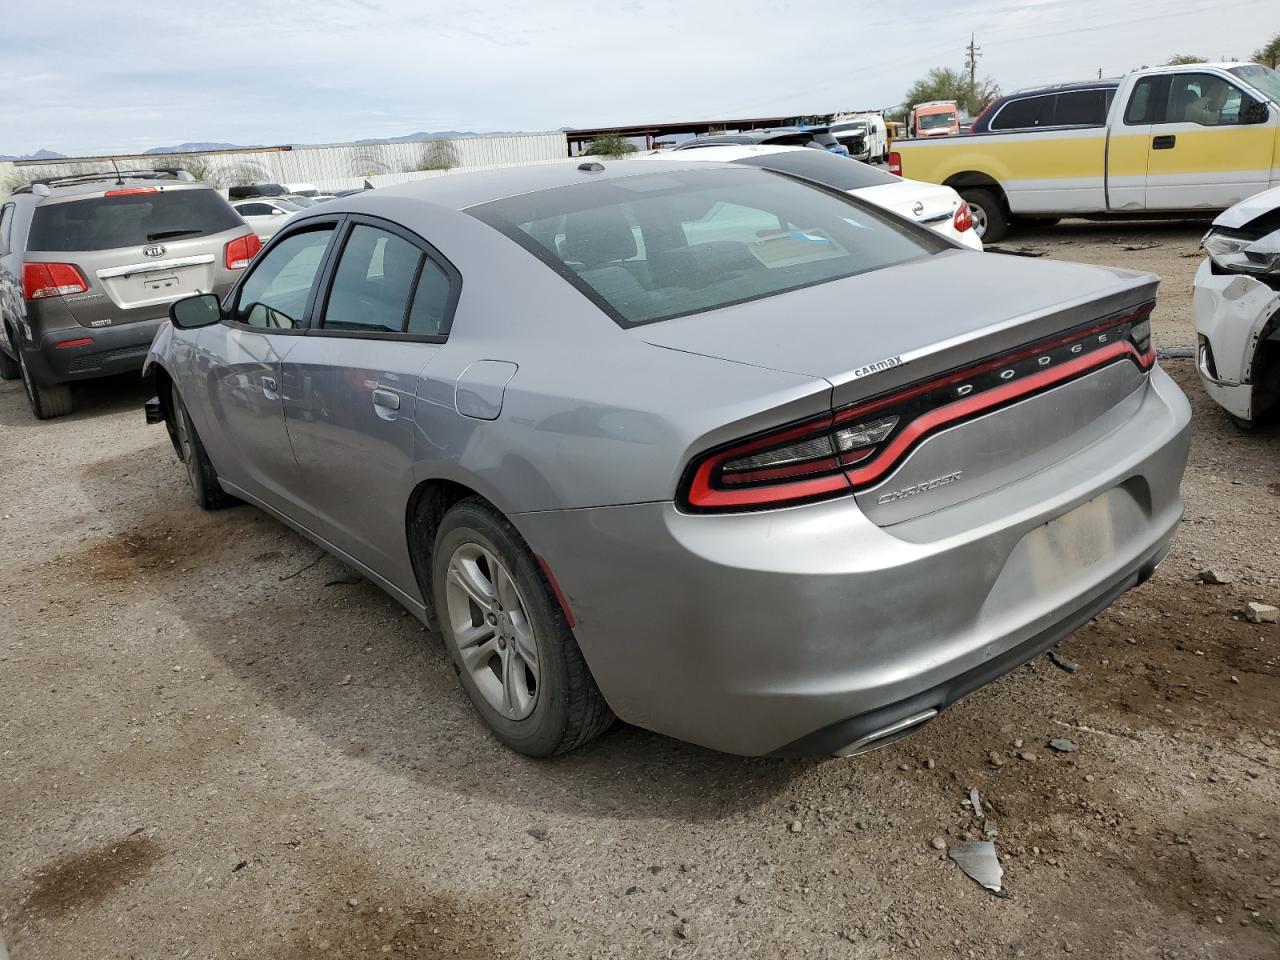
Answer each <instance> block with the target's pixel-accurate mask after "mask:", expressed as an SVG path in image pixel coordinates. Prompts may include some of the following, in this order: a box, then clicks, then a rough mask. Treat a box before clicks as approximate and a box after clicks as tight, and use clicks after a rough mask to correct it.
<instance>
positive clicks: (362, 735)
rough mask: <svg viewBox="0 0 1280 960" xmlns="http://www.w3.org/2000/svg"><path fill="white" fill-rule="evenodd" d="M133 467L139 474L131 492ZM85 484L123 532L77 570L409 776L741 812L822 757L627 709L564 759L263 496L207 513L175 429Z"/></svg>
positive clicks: (596, 801) (531, 797)
mask: <svg viewBox="0 0 1280 960" xmlns="http://www.w3.org/2000/svg"><path fill="white" fill-rule="evenodd" d="M125 473H128V474H129V475H130V480H131V481H138V484H137V486H132V485H131V486H130V487H129V490H130V493H129V495H128V496H127V497H126V498H124V499H120V491H121V486H120V484H119V478H120V477H121V476H123V475H124V474H125ZM148 479H153V480H154V482H142V481H147V480H148ZM82 483H83V484H84V485H85V487H86V488H87V492H88V493H89V494H90V495H91V496H95V497H96V498H97V500H98V502H100V503H102V504H103V505H104V507H105V508H106V510H107V512H108V514H109V515H110V516H109V519H110V521H111V527H112V528H113V529H114V530H116V531H120V532H119V533H117V534H115V535H114V536H110V537H106V538H101V539H97V540H91V541H86V543H85V544H83V545H82V547H81V548H80V550H79V551H78V552H77V554H76V555H75V556H74V557H72V558H70V560H69V563H68V564H67V566H66V567H65V569H70V570H75V571H77V575H78V576H80V577H82V578H83V579H84V580H85V581H86V583H87V584H88V585H91V586H92V588H93V589H95V590H104V589H111V588H113V587H118V588H119V589H131V590H132V589H142V590H146V591H149V592H152V593H153V594H154V595H156V596H160V597H163V598H165V602H166V604H167V606H168V607H169V608H170V609H171V611H172V615H173V619H174V620H176V621H179V622H180V624H181V627H182V632H183V634H184V636H187V637H191V638H193V639H194V641H195V642H197V643H198V644H199V646H200V647H202V648H203V649H204V650H207V651H208V653H209V654H210V655H212V656H213V657H214V658H216V659H217V660H218V661H219V662H221V663H222V664H223V665H224V666H225V668H226V670H228V671H230V673H231V674H233V675H234V676H235V677H236V678H237V679H238V680H239V681H241V682H243V683H245V684H248V685H249V686H251V687H252V688H253V691H254V693H252V694H248V695H247V697H248V699H251V700H257V699H259V698H261V699H262V700H266V701H269V702H270V703H271V704H272V706H273V707H274V708H275V709H276V710H278V711H280V712H281V713H283V714H284V715H286V716H288V717H289V718H291V719H293V720H295V721H297V722H298V723H301V724H303V725H305V726H306V727H307V728H308V729H309V730H310V731H312V732H313V733H315V734H316V735H318V736H320V737H321V738H323V739H324V740H325V742H326V743H328V744H331V745H332V746H333V748H334V749H337V750H341V751H342V752H343V753H346V754H349V755H351V756H355V757H359V758H360V759H361V760H362V761H364V762H367V763H375V764H377V765H379V766H381V767H383V768H385V769H387V770H389V771H391V772H394V773H395V774H397V775H398V776H403V777H407V778H411V779H417V780H420V781H422V782H425V783H430V784H432V785H434V786H435V787H437V788H439V787H444V788H446V789H448V790H451V791H454V792H456V793H457V794H459V795H463V796H466V797H470V798H473V799H476V800H483V801H485V802H493V801H502V802H506V803H509V804H511V805H512V806H516V807H522V808H524V809H525V810H526V811H527V815H528V817H529V818H530V821H529V822H530V826H531V827H533V826H536V825H537V815H538V812H539V811H550V810H559V811H566V812H571V813H572V814H574V815H578V816H581V815H588V816H599V817H605V818H624V819H643V818H652V817H662V818H664V819H670V818H673V817H675V818H682V819H686V820H693V821H702V820H720V819H724V818H732V817H734V816H736V815H738V814H740V813H742V812H744V811H746V810H748V809H751V808H753V807H756V806H758V805H761V804H764V803H767V802H768V801H769V800H770V799H771V798H773V797H775V796H776V795H777V794H778V793H779V792H780V791H782V790H783V789H784V788H785V787H786V786H787V784H788V783H790V782H791V781H792V780H793V779H794V778H795V777H797V776H800V775H803V774H804V772H805V771H808V770H812V769H813V768H814V767H815V766H816V765H817V764H816V762H815V761H812V760H799V761H797V760H778V759H745V758H742V757H736V756H730V755H726V754H721V753H716V752H714V751H711V750H706V749H703V748H700V747H696V746H693V745H690V744H685V743H680V742H678V741H675V740H671V739H669V738H666V737H663V736H659V735H656V734H653V733H649V732H647V731H643V730H640V729H638V728H634V727H630V726H626V725H623V724H616V725H615V726H614V728H613V729H612V730H610V731H609V732H608V733H606V734H605V735H604V736H602V737H600V738H599V739H598V740H597V741H595V742H593V743H591V744H588V745H586V746H585V747H582V748H580V749H578V750H576V751H573V752H572V753H570V754H568V755H565V756H562V757H558V758H554V759H551V760H541V761H539V760H531V759H528V758H525V757H522V756H520V755H518V754H516V753H513V752H512V751H510V750H508V749H507V748H506V747H504V746H503V745H502V744H501V743H499V742H498V741H497V740H496V739H495V738H494V737H493V736H492V735H490V734H489V733H488V731H487V730H486V728H485V727H484V726H483V724H482V723H481V721H480V719H479V717H478V715H477V714H476V713H475V711H474V709H473V708H472V706H471V703H470V701H469V700H468V699H467V698H466V695H465V694H464V693H463V691H462V688H461V686H460V684H459V682H458V679H457V676H456V674H455V672H454V670H453V666H452V663H451V661H450V659H449V657H448V655H447V653H446V651H445V649H444V645H443V642H442V641H441V639H440V638H439V637H438V636H437V635H434V634H431V633H429V632H428V631H427V630H426V628H425V627H423V626H422V625H421V624H420V623H419V622H418V621H417V620H416V619H415V618H413V617H411V616H410V615H409V614H408V613H407V612H406V611H404V609H403V608H402V607H401V606H400V605H399V604H398V603H397V602H396V601H394V600H392V599H391V598H390V597H389V596H388V595H387V594H385V593H384V592H383V591H382V590H380V589H379V588H377V587H375V586H373V585H371V584H369V583H368V582H366V581H363V580H359V581H357V582H354V583H353V582H350V581H351V580H352V579H353V578H352V577H351V576H350V575H349V572H348V571H346V570H345V568H343V567H342V566H341V565H340V564H339V563H338V562H337V561H336V560H334V559H333V558H332V557H330V556H328V555H327V554H324V553H323V551H321V550H320V549H319V548H318V547H316V546H314V545H313V544H311V543H310V542H309V541H307V540H306V539H304V538H303V537H301V536H299V535H298V534H296V533H294V532H293V531H292V530H290V529H289V528H287V527H286V526H285V525H283V524H281V523H279V522H278V521H276V520H275V519H273V518H271V517H269V516H267V515H266V514H264V513H262V512H261V511H259V510H257V509H256V508H253V507H249V506H246V505H239V506H236V507H233V508H230V509H227V510H222V511H218V512H216V513H204V512H202V511H200V510H199V509H198V508H197V507H196V506H195V505H194V503H193V502H192V501H191V498H190V493H189V491H188V489H187V487H186V484H185V479H184V478H183V476H182V473H181V471H180V470H179V469H178V467H177V466H176V464H175V461H174V457H173V453H172V451H171V450H169V449H168V448H167V445H156V446H155V447H153V448H151V449H149V450H148V451H146V452H144V453H141V454H133V455H131V456H129V457H127V458H125V457H121V458H113V459H109V460H106V461H102V462H99V463H97V464H95V465H93V466H91V467H87V468H85V469H84V471H83V478H82ZM140 629H142V628H141V627H140ZM148 629H149V628H148ZM175 655H176V654H175Z"/></svg>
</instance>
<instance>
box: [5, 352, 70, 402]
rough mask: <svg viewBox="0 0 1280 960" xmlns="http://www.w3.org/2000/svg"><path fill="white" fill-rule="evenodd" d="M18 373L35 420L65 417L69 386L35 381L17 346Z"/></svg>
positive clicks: (68, 400) (25, 359)
mask: <svg viewBox="0 0 1280 960" xmlns="http://www.w3.org/2000/svg"><path fill="white" fill-rule="evenodd" d="M18 375H19V376H21V377H22V385H23V387H25V388H26V391H27V403H29V404H30V405H31V412H32V413H34V414H35V415H36V419H37V420H51V419H53V418H54V417H65V416H66V415H67V414H68V413H70V412H71V387H69V386H68V385H67V384H65V383H51V384H45V383H37V382H36V379H35V377H33V376H32V375H31V370H30V368H29V367H28V366H27V358H26V357H25V356H24V355H23V353H22V347H18Z"/></svg>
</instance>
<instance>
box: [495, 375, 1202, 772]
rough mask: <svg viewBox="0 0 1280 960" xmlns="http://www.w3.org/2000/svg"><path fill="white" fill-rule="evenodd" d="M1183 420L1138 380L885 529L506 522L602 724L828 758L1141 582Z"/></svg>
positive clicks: (1158, 546)
mask: <svg viewBox="0 0 1280 960" xmlns="http://www.w3.org/2000/svg"><path fill="white" fill-rule="evenodd" d="M1189 422H1190V408H1189V406H1188V404H1187V401H1186V398H1185V397H1184V396H1183V395H1182V394H1181V392H1180V391H1179V390H1178V388H1177V387H1176V386H1175V385H1174V384H1173V382H1172V381H1171V380H1170V379H1169V378H1168V377H1167V376H1166V375H1165V374H1164V373H1163V372H1162V371H1160V370H1159V368H1156V369H1155V370H1153V372H1152V375H1151V380H1150V384H1149V386H1148V387H1147V390H1146V395H1145V397H1144V398H1143V401H1142V404H1141V406H1140V407H1139V409H1138V411H1137V412H1136V414H1135V415H1134V416H1133V417H1132V418H1131V419H1130V420H1129V421H1128V422H1127V423H1126V424H1125V425H1123V426H1122V427H1120V428H1118V429H1116V430H1115V431H1114V432H1112V433H1111V434H1109V435H1107V436H1106V437H1104V438H1102V439H1100V440H1099V441H1097V442H1096V443H1094V444H1092V445H1091V446H1089V447H1087V448H1085V449H1084V450H1082V451H1080V452H1079V453H1077V454H1076V455H1074V456H1072V457H1071V458H1069V459H1067V460H1065V461H1063V462H1062V463H1059V464H1056V465H1054V466H1052V467H1049V468H1047V469H1044V470H1041V471H1040V472H1038V473H1036V474H1033V475H1032V476H1029V477H1027V478H1025V479H1023V480H1021V481H1018V482H1016V483H1013V484H1010V485H1008V486H1006V487H1004V488H1001V489H999V490H996V491H994V492H992V493H989V494H986V495H984V496H981V497H978V498H975V499H972V500H969V501H966V502H965V503H962V504H957V505H956V506H954V507H950V508H947V509H943V510H939V511H937V512H935V513H932V514H927V515H925V516H922V517H919V518H917V519H914V520H908V521H904V522H902V523H898V524H895V525H893V526H891V527H886V528H881V527H877V526H875V525H874V524H873V523H871V522H870V521H869V520H868V519H867V518H866V517H865V516H864V515H863V514H862V513H861V511H860V510H858V508H857V507H856V506H855V505H854V503H853V501H852V500H851V499H842V500H835V501H827V502H824V503H818V504H812V505H809V506H803V507H796V508H791V509H786V510H778V511H768V512H763V513H755V514H734V515H710V516H706V515H704V516H690V515H687V514H682V513H680V512H679V511H678V510H676V509H675V507H674V505H672V504H670V503H653V504H636V505H631V506H621V507H613V508H599V509H588V510H573V511H548V512H545V513H536V514H519V515H516V516H514V517H513V518H512V519H513V520H514V521H515V523H516V525H517V526H518V527H519V528H520V530H521V531H522V533H523V534H524V535H525V537H526V538H527V540H528V541H529V543H530V544H531V546H532V547H533V549H534V550H535V551H536V552H538V553H539V554H540V555H541V556H542V557H544V558H545V560H546V561H547V563H548V564H549V566H550V568H551V569H552V570H553V571H554V573H555V576H556V578H557V579H558V581H559V584H560V586H561V588H562V589H563V591H564V593H565V595H566V597H567V600H568V603H569V606H570V608H571V609H572V611H573V614H574V616H575V617H576V620H577V626H576V628H575V635H576V636H577V638H578V642H579V644H580V646H581V647H582V650H583V654H584V656H585V657H586V658H587V661H588V664H589V665H590V667H591V670H592V672H593V674H594V676H595V678H596V681H597V683H598V684H599V686H600V689H601V691H602V692H603V693H604V695H605V698H606V699H607V700H608V701H609V704H610V706H612V707H613V709H614V711H615V712H616V713H617V714H618V715H619V716H620V717H622V718H623V719H624V720H626V721H628V722H631V723H634V724H637V725H639V726H643V727H647V728H649V729H652V730H655V731H658V732H660V733H664V734H668V735H670V736H674V737H677V738H680V739H683V740H689V741H692V742H695V743H699V744H702V745H704V746H708V747H712V748H714V749H718V750H725V751H728V752H732V753H739V754H746V755H760V754H769V753H787V754H794V753H804V754H811V753H812V754H830V753H838V752H841V751H842V749H843V748H844V747H846V746H848V745H849V744H850V743H852V742H853V741H855V740H857V739H859V737H861V736H863V735H865V733H866V732H869V731H872V730H876V729H880V728H882V727H885V726H888V725H891V724H892V723H893V722H894V721H897V720H902V719H906V718H908V717H911V716H914V715H917V714H919V713H921V712H922V711H928V710H941V709H942V708H943V707H945V706H947V704H949V703H951V702H953V701H954V700H955V699H957V698H959V697H961V696H964V695H965V694H967V693H969V692H970V691H972V690H973V689H976V688H977V687H978V686H981V685H982V684H984V683H987V682H989V681H990V680H992V679H994V678H995V677H997V676H999V675H1001V674H1003V673H1005V672H1007V671H1008V670H1010V669H1013V668H1014V667H1015V666H1017V665H1018V664H1020V663H1023V662H1025V661H1026V660H1027V659H1029V658H1030V657H1033V656H1035V655H1036V653H1038V652H1039V651H1040V650H1042V649H1044V648H1045V647H1047V646H1050V645H1051V644H1053V643H1054V642H1056V641H1057V640H1058V639H1060V638H1061V637H1063V636H1065V635H1066V634H1067V633H1069V632H1071V631H1072V630H1074V629H1075V628H1076V627H1078V626H1079V625H1080V624H1081V623H1084V622H1085V621H1087V620H1088V619H1089V618H1090V617H1091V616H1093V615H1095V614H1096V613H1097V612H1098V611H1100V610H1102V609H1104V608H1105V607H1106V606H1107V605H1108V604H1109V603H1110V602H1111V601H1112V600H1114V599H1115V597H1117V596H1119V595H1120V594H1121V593H1123V592H1124V591H1125V590H1127V589H1129V588H1131V587H1133V586H1135V585H1136V584H1137V583H1139V582H1141V581H1142V580H1143V579H1145V577H1147V576H1149V575H1150V573H1151V571H1152V570H1153V569H1154V567H1155V564H1156V563H1158V562H1159V560H1160V559H1161V558H1162V557H1163V556H1164V554H1165V552H1166V551H1167V549H1168V545H1169V542H1170V540H1171V538H1172V536H1173V533H1174V531H1175V529H1176V528H1177V525H1178V521H1179V519H1180V517H1181V515H1182V501H1181V498H1180V496H1179V492H1178V486H1179V483H1180V481H1181V478H1182V473H1183V470H1184V468H1185V465H1186V458H1187V450H1188V447H1189V443H1190V429H1189ZM1068 515H1070V516H1069V517H1068ZM1064 518H1065V519H1064ZM1073 518H1082V519H1073ZM1086 521H1087V523H1086Z"/></svg>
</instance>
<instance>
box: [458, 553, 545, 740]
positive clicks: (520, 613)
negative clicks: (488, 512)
mask: <svg viewBox="0 0 1280 960" xmlns="http://www.w3.org/2000/svg"><path fill="white" fill-rule="evenodd" d="M445 600H446V604H447V606H448V611H447V614H448V617H449V625H450V627H451V628H452V633H453V639H454V642H455V644H456V645H457V648H458V653H459V656H460V659H461V661H462V667H463V669H464V670H466V671H467V674H468V675H469V676H470V677H471V680H472V682H473V683H474V684H475V686H476V689H477V690H479V691H480V695H481V696H483V697H484V699H485V702H486V703H488V704H489V706H491V707H492V708H493V709H494V710H496V711H498V713H500V714H501V715H502V716H504V717H506V718H507V719H509V720H524V719H525V718H526V717H528V716H529V715H530V714H531V713H533V711H534V708H535V707H536V706H537V704H538V690H539V684H538V680H539V656H538V639H537V636H536V635H535V633H534V630H533V625H532V623H531V622H530V620H529V615H528V612H527V608H526V606H525V602H524V598H523V597H521V595H520V590H519V588H518V587H517V586H516V582H515V580H514V579H513V578H512V576H511V573H510V572H509V571H508V570H507V568H506V567H505V566H504V565H503V564H502V562H501V561H500V560H499V559H498V558H497V557H496V556H495V555H494V554H493V552H492V551H490V550H488V549H487V548H485V547H483V546H481V545H480V544H478V543H474V542H469V543H464V544H462V545H461V546H459V547H458V548H457V549H456V550H454V552H453V556H452V557H450V558H449V568H448V580H447V582H446V584H445Z"/></svg>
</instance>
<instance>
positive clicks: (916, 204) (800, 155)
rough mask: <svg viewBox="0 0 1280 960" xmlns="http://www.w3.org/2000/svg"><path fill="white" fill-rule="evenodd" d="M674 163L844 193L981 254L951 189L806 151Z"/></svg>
mask: <svg viewBox="0 0 1280 960" xmlns="http://www.w3.org/2000/svg"><path fill="white" fill-rule="evenodd" d="M679 158H680V159H681V160H709V161H715V162H718V163H742V164H747V165H750V166H753V167H764V168H765V169H766V170H777V171H778V172H780V173H787V174H791V175H792V176H796V177H803V178H804V179H806V180H812V181H814V182H815V183H820V184H823V185H824V186H828V187H833V188H835V189H837V190H843V191H844V192H846V193H849V194H852V195H853V196H855V197H858V198H860V199H862V200H866V201H867V202H868V203H874V204H875V205H876V206H878V207H883V208H884V209H886V210H890V211H892V212H893V213H896V214H899V215H901V216H903V217H906V218H907V219H908V220H913V221H915V222H916V223H918V224H921V225H922V226H926V227H930V228H931V229H933V230H936V231H937V232H938V233H940V234H942V235H943V236H944V237H947V238H948V239H950V240H954V241H955V242H957V243H960V244H963V245H964V246H966V247H970V248H972V249H974V250H981V249H982V241H981V240H980V239H978V234H977V232H976V231H975V230H974V229H973V217H972V216H970V214H969V205H968V204H967V203H965V202H964V200H963V199H962V198H961V196H960V194H958V193H956V192H955V191H954V190H952V189H951V188H950V187H944V186H942V185H940V184H936V183H921V182H920V181H919V180H904V179H903V178H902V177H895V176H894V175H893V174H891V173H886V172H885V171H883V170H880V169H877V168H876V167H871V166H868V165H867V164H865V163H862V162H860V161H858V160H851V159H850V158H848V157H842V156H839V155H837V154H834V153H830V152H828V151H826V150H814V149H812V148H810V147H777V146H765V145H761V146H756V145H748V144H727V145H725V146H719V147H702V148H700V149H698V150H682V151H680V153H679ZM667 159H669V156H668V157H667Z"/></svg>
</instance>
